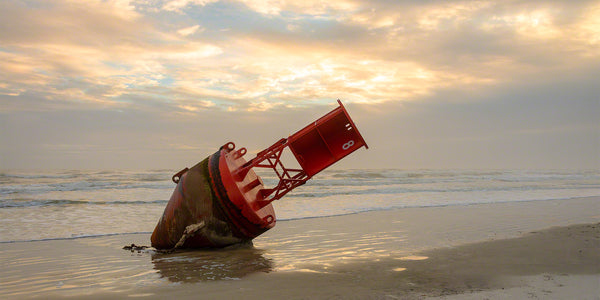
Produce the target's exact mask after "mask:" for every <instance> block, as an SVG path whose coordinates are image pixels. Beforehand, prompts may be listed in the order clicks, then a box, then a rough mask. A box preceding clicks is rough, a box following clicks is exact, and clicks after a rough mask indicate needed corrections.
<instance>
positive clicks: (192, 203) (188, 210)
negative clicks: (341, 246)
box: [151, 100, 368, 249]
mask: <svg viewBox="0 0 600 300" xmlns="http://www.w3.org/2000/svg"><path fill="white" fill-rule="evenodd" d="M338 103H339V106H338V107H337V108H335V109H334V110H332V111H331V112H329V113H327V114H326V115H324V116H323V117H321V118H319V119H318V120H316V121H314V122H312V123H310V124H309V125H308V126H306V127H304V128H303V129H301V130H299V131H298V132H296V133H294V134H292V135H290V136H289V137H288V138H282V139H280V140H279V141H277V142H276V143H275V144H273V145H272V146H270V147H268V148H267V149H265V150H263V151H260V152H259V153H258V154H257V155H256V157H254V158H252V159H250V160H248V161H247V160H245V159H244V155H245V154H246V152H247V151H246V148H239V149H236V148H235V144H234V143H232V142H229V143H227V144H225V145H223V146H222V147H221V148H220V149H219V150H218V151H217V152H215V153H214V154H212V155H211V156H209V157H207V158H206V159H205V160H203V161H201V162H200V163H198V164H197V165H195V166H194V167H192V168H190V169H188V168H185V169H183V170H181V171H180V172H179V173H177V174H175V175H174V176H173V181H174V182H175V183H177V187H176V188H175V191H174V192H173V195H172V196H171V199H170V200H169V203H168V204H167V207H166V208H165V211H164V213H163V215H162V217H161V218H160V220H159V222H158V224H157V225H156V228H155V229H154V232H153V233H152V237H151V242H152V246H153V247H155V248H157V249H172V248H177V247H182V248H201V247H224V246H228V245H231V244H235V243H239V242H243V241H249V240H252V239H253V238H255V237H257V236H259V235H260V234H262V233H263V232H265V231H267V230H269V229H271V228H273V226H275V222H276V217H275V211H274V210H273V206H272V205H271V202H272V201H274V200H277V199H280V198H281V197H283V196H284V195H285V194H287V193H288V192H289V191H291V190H292V189H294V188H296V187H298V186H300V185H302V184H304V183H306V181H307V180H308V179H310V178H312V177H313V176H314V175H315V174H317V173H319V172H320V171H322V170H323V169H325V168H327V167H329V166H331V165H332V164H334V163H335V162H337V161H338V160H340V159H342V158H344V157H345V156H347V155H348V154H350V153H352V152H354V151H356V150H357V149H359V148H361V147H362V146H364V147H365V148H367V149H368V146H367V143H366V142H365V140H364V139H363V137H362V136H361V134H360V133H359V132H358V129H357V128H356V125H355V124H354V122H352V119H350V116H349V115H348V112H347V111H346V109H345V108H344V106H343V104H342V102H341V101H339V100H338ZM287 149H289V151H291V153H292V154H293V156H294V158H295V159H296V160H297V162H298V165H299V166H300V168H287V167H286V166H284V164H283V162H282V159H281V158H282V154H283V152H284V151H286V150H287ZM254 168H268V169H272V170H273V171H274V172H275V174H276V175H277V177H278V178H279V182H278V184H277V185H276V186H275V187H271V188H267V187H265V186H264V184H263V181H262V179H261V178H260V177H259V176H258V175H256V173H255V172H254Z"/></svg>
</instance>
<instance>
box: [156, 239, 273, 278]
mask: <svg viewBox="0 0 600 300" xmlns="http://www.w3.org/2000/svg"><path fill="white" fill-rule="evenodd" d="M152 263H153V264H154V269H155V270H158V272H159V274H160V276H161V277H163V278H167V279H169V281H171V282H198V281H212V280H237V279H240V278H242V277H244V276H247V275H249V274H252V273H257V272H265V273H267V272H270V271H272V270H273V262H272V260H271V259H268V258H265V257H264V256H263V250H260V249H256V248H254V247H253V246H251V245H244V246H239V247H234V248H228V249H201V250H182V251H178V252H174V253H169V254H162V253H154V254H152Z"/></svg>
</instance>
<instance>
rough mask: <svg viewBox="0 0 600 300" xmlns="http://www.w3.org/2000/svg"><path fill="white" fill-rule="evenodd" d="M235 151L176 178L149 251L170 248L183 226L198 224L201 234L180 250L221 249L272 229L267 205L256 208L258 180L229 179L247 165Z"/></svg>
mask: <svg viewBox="0 0 600 300" xmlns="http://www.w3.org/2000/svg"><path fill="white" fill-rule="evenodd" d="M234 148H235V145H233V143H228V144H226V145H225V146H223V147H221V149H219V151H217V152H215V153H214V154H213V155H211V156H209V157H207V158H206V159H204V160H203V161H201V162H200V163H198V164H197V165H195V166H194V167H192V168H190V169H189V170H187V171H186V172H184V173H182V174H180V178H179V181H178V183H177V186H176V188H175V190H174V191H173V194H172V195H171V198H170V200H169V202H168V203H167V206H166V207H165V210H164V212H163V215H162V217H161V218H160V219H159V221H158V224H157V225H156V227H155V228H154V231H153V233H152V236H151V243H152V246H153V247H155V248H157V249H172V248H174V247H175V245H176V244H177V243H178V241H179V240H180V239H181V237H182V236H183V235H184V232H185V229H186V227H187V226H190V225H193V224H199V223H201V222H204V224H205V225H204V228H203V229H202V230H199V231H197V232H195V233H194V234H193V235H191V236H189V237H187V239H186V240H185V243H184V244H183V245H182V246H181V247H182V248H207V247H210V248H215V247H225V246H229V245H232V244H235V243H240V242H244V241H249V240H252V239H253V238H255V237H257V236H259V235H260V234H262V233H264V232H265V231H267V230H269V229H270V228H272V227H273V226H275V212H274V210H273V207H272V206H271V204H268V205H265V206H263V207H258V206H257V205H256V201H257V200H258V198H257V196H258V195H259V190H260V189H261V188H263V185H262V180H261V179H260V178H259V177H258V176H257V175H256V174H255V173H254V172H253V171H251V172H248V173H247V174H246V175H245V176H243V178H240V176H237V177H234V175H233V174H232V173H233V172H232V171H234V170H235V168H236V167H239V166H241V165H243V164H244V163H246V161H245V160H244V159H243V158H242V155H243V154H242V155H240V154H241V151H239V150H238V151H234ZM244 153H245V149H244Z"/></svg>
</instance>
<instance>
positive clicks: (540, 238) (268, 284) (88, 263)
mask: <svg viewBox="0 0 600 300" xmlns="http://www.w3.org/2000/svg"><path fill="white" fill-rule="evenodd" d="M599 222H600V198H597V197H593V198H580V199H570V200H553V201H538V202H519V203H497V204H483V205H470V206H449V207H436V208H410V209H397V210H391V211H377V212H368V213H361V214H354V215H346V216H338V217H329V218H315V219H303V220H292V221H284V222H279V223H278V224H277V226H276V227H275V228H274V229H272V230H271V231H269V232H267V233H266V234H265V235H264V236H261V237H259V238H257V239H256V240H255V243H254V246H249V245H244V246H238V247H233V248H229V249H225V250H220V251H215V250H209V251H206V250H204V251H182V252H176V253H172V254H157V253H154V252H152V251H141V252H139V253H138V252H137V251H134V252H130V251H125V250H123V249H121V248H122V247H123V246H124V245H126V244H131V243H136V244H148V243H149V234H134V235H115V236H105V237H96V238H83V239H72V240H52V241H37V242H24V243H9V244H0V262H2V269H1V270H0V278H1V281H0V298H2V299H23V298H38V297H39V298H55V299H59V298H71V297H72V298H88V299H89V298H92V299H104V298H131V297H132V298H150V299H161V298H172V297H179V298H184V299H187V298H189V299H198V298H201V299H212V298H217V297H218V298H226V299H227V298H237V297H242V296H243V297H244V298H246V299H258V298H265V297H267V298H277V299H281V298H284V299H309V298H310V299H315V298H317V299H325V298H327V299H329V298H334V299H335V298H340V299H426V298H440V297H441V298H444V299H446V298H447V299H483V298H489V299H517V298H543V299H567V298H573V299H575V298H576V299H598V295H600V284H598V283H599V282H600V224H599Z"/></svg>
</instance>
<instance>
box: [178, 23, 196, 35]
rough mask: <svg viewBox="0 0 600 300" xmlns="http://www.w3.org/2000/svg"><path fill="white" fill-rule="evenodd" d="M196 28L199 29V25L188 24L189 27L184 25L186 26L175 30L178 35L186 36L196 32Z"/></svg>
mask: <svg viewBox="0 0 600 300" xmlns="http://www.w3.org/2000/svg"><path fill="white" fill-rule="evenodd" d="M198 29H200V25H194V26H190V27H186V28H181V29H179V30H177V33H179V34H180V35H183V36H188V35H192V34H194V33H196V32H197V31H198Z"/></svg>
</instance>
